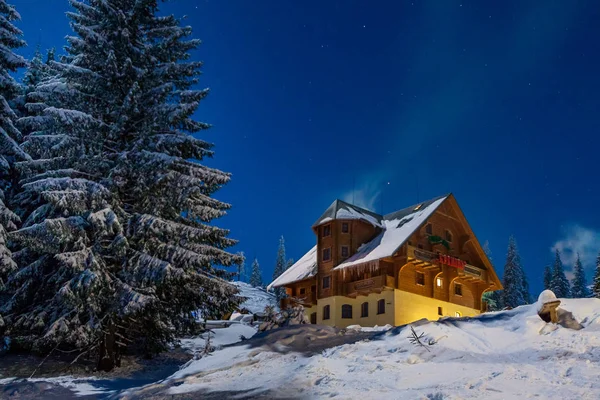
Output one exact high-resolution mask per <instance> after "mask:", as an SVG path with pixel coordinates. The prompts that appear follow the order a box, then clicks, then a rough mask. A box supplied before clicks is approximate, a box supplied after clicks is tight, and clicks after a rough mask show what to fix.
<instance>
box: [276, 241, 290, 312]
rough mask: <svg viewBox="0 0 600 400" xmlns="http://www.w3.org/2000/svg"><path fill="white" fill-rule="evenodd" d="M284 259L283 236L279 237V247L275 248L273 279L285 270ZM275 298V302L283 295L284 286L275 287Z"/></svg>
mask: <svg viewBox="0 0 600 400" xmlns="http://www.w3.org/2000/svg"><path fill="white" fill-rule="evenodd" d="M286 262H287V261H286V259H285V239H284V238H283V236H282V237H281V238H279V248H278V249H277V258H276V259H275V269H274V270H273V280H275V279H277V278H279V276H280V275H281V274H283V272H284V271H285V270H286ZM273 291H274V292H275V298H276V299H277V303H279V302H280V301H281V299H283V298H284V297H285V288H275V289H273Z"/></svg>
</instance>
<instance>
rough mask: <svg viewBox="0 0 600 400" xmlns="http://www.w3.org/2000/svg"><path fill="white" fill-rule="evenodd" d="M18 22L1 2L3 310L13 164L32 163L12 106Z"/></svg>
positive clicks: (20, 62)
mask: <svg viewBox="0 0 600 400" xmlns="http://www.w3.org/2000/svg"><path fill="white" fill-rule="evenodd" d="M19 19H20V15H19V13H18V12H17V11H16V9H15V8H14V7H13V6H12V5H9V4H7V3H6V1H4V0H0V50H1V53H2V57H0V306H1V305H2V304H3V303H5V302H6V301H7V298H9V297H10V295H9V294H7V293H6V292H5V290H6V286H5V284H6V282H7V280H8V279H9V277H10V276H11V275H12V274H13V273H14V272H15V271H16V269H17V264H16V263H15V262H14V260H13V257H12V253H11V251H10V250H9V248H8V232H10V231H13V230H15V229H17V227H18V224H19V222H20V220H19V218H18V217H17V215H15V213H14V212H13V211H12V210H11V209H10V207H9V203H10V201H11V198H12V197H13V195H14V193H15V186H16V182H17V180H18V178H17V174H16V171H15V169H14V163H15V162H16V161H23V160H28V159H29V156H28V155H27V154H26V153H25V152H23V150H22V149H21V148H20V147H19V143H20V142H21V140H22V135H21V132H20V131H19V130H18V129H17V128H16V127H15V122H16V119H17V115H16V114H15V112H14V110H13V109H12V108H11V106H10V105H9V104H10V103H11V102H12V101H13V100H15V99H16V98H17V96H18V95H19V94H20V93H21V91H22V88H21V85H19V83H18V82H17V81H16V80H15V79H14V78H13V76H12V75H11V74H12V73H14V72H16V71H17V70H18V69H19V68H22V67H25V66H26V65H27V62H26V61H25V59H24V58H22V57H21V56H19V55H17V54H15V53H14V51H13V50H14V49H17V48H20V47H23V46H25V42H24V41H23V40H22V39H21V36H22V32H21V31H20V30H19V29H18V28H17V27H16V26H15V25H13V22H14V21H18V20H19ZM3 313H4V314H5V315H6V313H5V312H4V311H3V310H2V309H0V334H1V333H2V332H3V330H4V329H5V328H6V325H5V322H4V320H3V318H2V314H3ZM0 340H2V338H1V337H0Z"/></svg>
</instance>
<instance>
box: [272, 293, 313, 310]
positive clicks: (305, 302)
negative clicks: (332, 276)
mask: <svg viewBox="0 0 600 400" xmlns="http://www.w3.org/2000/svg"><path fill="white" fill-rule="evenodd" d="M315 304H317V294H316V293H307V294H303V295H300V296H293V297H285V298H283V299H281V302H280V305H279V306H280V308H281V309H282V310H285V309H286V308H288V307H296V306H299V305H301V306H304V307H311V306H313V305H315Z"/></svg>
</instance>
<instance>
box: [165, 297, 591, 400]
mask: <svg viewBox="0 0 600 400" xmlns="http://www.w3.org/2000/svg"><path fill="white" fill-rule="evenodd" d="M561 308H563V309H565V310H568V311H571V312H573V315H574V316H575V318H577V319H578V320H579V321H581V322H582V323H583V325H584V327H585V328H584V329H582V330H579V331H575V330H570V329H566V328H562V327H559V326H555V325H547V324H546V323H544V322H543V321H542V320H541V319H540V318H539V317H538V315H537V310H536V309H537V306H536V305H532V306H523V307H519V308H517V309H514V310H511V311H504V312H498V313H489V314H484V315H482V316H480V317H477V318H471V319H468V318H465V319H454V318H447V319H445V320H443V321H440V322H438V323H433V322H432V323H426V324H424V325H419V326H416V327H415V330H416V332H417V333H419V334H420V333H424V334H425V336H424V338H423V341H425V342H429V340H432V341H435V342H437V343H436V344H434V345H431V346H427V348H424V347H419V346H415V345H412V344H411V343H410V341H409V339H408V336H409V334H410V329H409V328H408V327H404V328H395V329H391V330H386V331H382V332H375V333H374V334H373V337H372V338H371V340H367V341H361V342H357V343H354V344H345V345H342V346H338V347H334V348H331V349H327V350H325V351H323V352H322V353H320V354H316V355H312V356H304V355H302V354H300V353H296V352H286V351H285V341H282V342H281V343H280V346H279V348H278V350H277V351H272V350H271V351H269V350H268V349H265V348H260V347H259V348H257V347H253V346H250V345H239V346H234V347H227V348H224V349H223V350H221V351H217V352H215V353H214V354H213V355H211V356H210V357H206V358H204V359H201V360H198V361H193V362H191V363H189V364H188V365H187V366H186V368H184V369H182V370H180V371H178V372H177V373H176V374H174V375H173V376H172V377H170V378H169V379H168V380H167V382H168V381H169V380H172V381H173V382H175V381H176V382H177V383H176V384H173V385H171V386H169V387H166V388H165V389H164V392H163V393H164V394H165V395H166V394H178V393H188V392H194V391H207V390H208V391H226V390H229V389H231V386H232V382H235V384H234V386H235V387H236V389H237V390H242V391H250V392H253V391H256V392H257V393H259V392H261V391H269V393H270V395H271V396H272V397H277V396H281V397H284V396H302V397H306V398H324V397H334V398H343V399H348V398H361V399H377V398H381V397H383V396H385V397H387V398H394V399H420V398H422V399H467V398H472V399H480V398H486V399H509V398H510V399H512V398H515V399H517V398H518V399H522V398H533V397H538V398H542V399H547V398H556V399H598V398H600V381H598V379H597V377H598V376H600V300H598V299H566V300H563V303H562V305H561Z"/></svg>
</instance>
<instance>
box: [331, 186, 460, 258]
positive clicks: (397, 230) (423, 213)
mask: <svg viewBox="0 0 600 400" xmlns="http://www.w3.org/2000/svg"><path fill="white" fill-rule="evenodd" d="M449 196H450V195H445V196H441V197H436V198H434V199H431V200H427V201H425V202H423V203H419V204H415V205H413V206H410V207H407V208H404V209H402V210H399V211H396V212H393V213H390V214H387V215H385V216H384V217H383V219H382V221H381V225H382V228H383V230H382V232H381V233H380V234H379V235H377V236H376V237H375V239H373V240H371V241H370V242H368V243H365V244H363V245H362V246H360V247H359V248H358V251H357V252H356V253H355V254H354V255H353V256H352V257H350V258H348V259H347V260H345V261H344V262H342V263H341V264H339V265H338V266H337V267H335V268H334V269H335V270H340V269H343V268H346V267H350V266H353V265H357V264H363V263H367V262H370V261H375V260H379V259H380V258H385V257H391V256H393V255H394V253H396V251H398V249H399V248H400V246H402V245H403V244H404V242H406V241H407V240H408V238H409V237H410V236H411V235H412V234H413V233H414V232H415V231H416V230H417V229H419V227H420V226H421V225H423V224H424V223H425V222H426V221H427V219H428V218H429V217H430V216H431V215H432V214H433V213H434V212H435V210H437V208H438V207H439V206H440V205H441V204H442V203H443V202H444V201H445V200H446V199H447V198H448V197H449Z"/></svg>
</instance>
